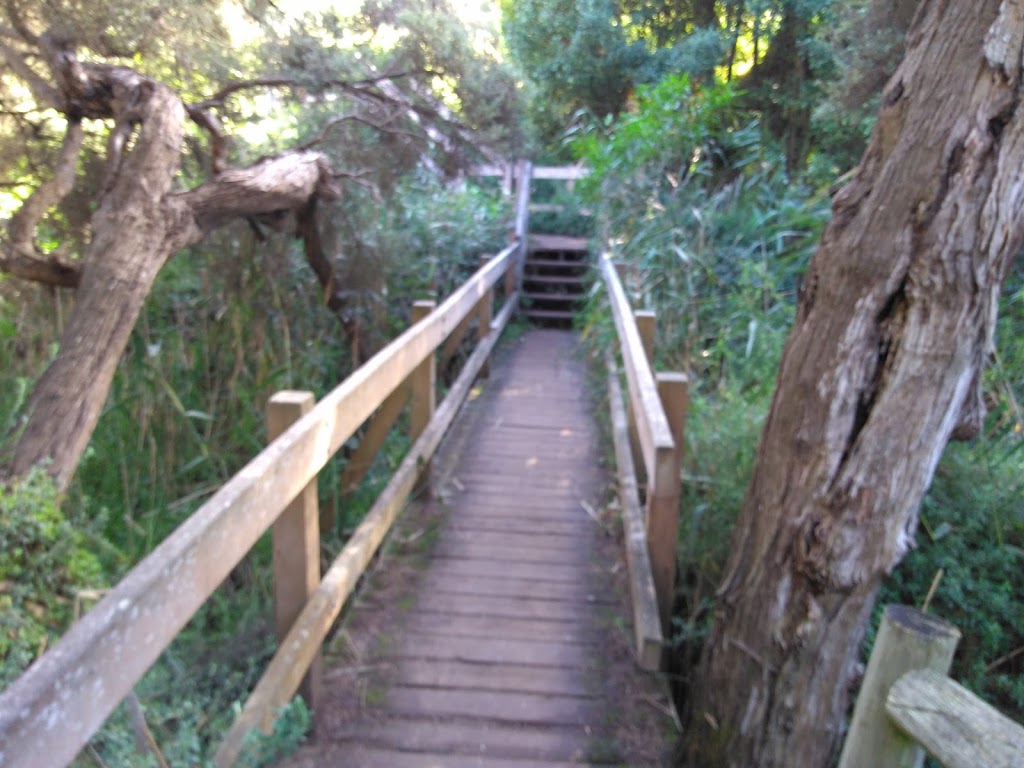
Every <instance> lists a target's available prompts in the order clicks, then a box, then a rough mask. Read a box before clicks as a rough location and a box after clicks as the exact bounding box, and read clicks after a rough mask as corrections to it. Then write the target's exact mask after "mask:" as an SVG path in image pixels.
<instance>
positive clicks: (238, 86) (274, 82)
mask: <svg viewBox="0 0 1024 768" xmlns="http://www.w3.org/2000/svg"><path fill="white" fill-rule="evenodd" d="M419 74H429V72H428V71H427V70H423V71H418V70H409V71H405V72H395V73H393V74H388V75H377V76H375V77H367V78H364V79H362V80H353V81H345V80H325V81H324V82H322V83H320V86H319V87H320V89H322V90H326V89H328V88H341V89H342V90H344V89H347V88H350V87H351V88H359V87H362V88H365V87H366V86H370V85H376V84H378V83H381V82H384V81H386V80H397V79H401V78H404V77H412V76H413V75H419ZM300 84H301V83H300V81H299V80H297V79H296V78H294V77H258V78H255V79H252V80H239V81H238V82H236V83H229V84H228V85H226V86H224V87H223V88H221V89H220V90H219V91H217V92H216V93H215V94H213V96H211V97H210V98H208V99H204V100H203V101H200V102H198V103H196V104H193V105H191V106H190V107H189V109H190V110H191V109H209V108H210V107H219V106H221V105H223V104H224V100H225V99H227V97H228V96H231V95H232V94H235V93H238V92H239V91H245V90H249V89H252V88H284V87H286V86H292V85H300Z"/></svg>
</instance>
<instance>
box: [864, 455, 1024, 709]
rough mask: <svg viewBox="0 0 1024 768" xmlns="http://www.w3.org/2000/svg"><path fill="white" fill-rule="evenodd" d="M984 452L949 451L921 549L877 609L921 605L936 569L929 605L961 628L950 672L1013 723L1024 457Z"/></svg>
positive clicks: (1021, 687) (1020, 681)
mask: <svg viewBox="0 0 1024 768" xmlns="http://www.w3.org/2000/svg"><path fill="white" fill-rule="evenodd" d="M1019 444H1020V441H1019V438H1017V439H1016V447H1019ZM988 448H989V446H987V445H985V444H978V445H974V446H964V445H956V444H954V445H951V446H950V447H949V448H947V449H946V454H945V456H944V457H943V460H942V463H941V464H940V466H939V469H938V471H937V472H936V476H935V480H934V482H933V483H932V488H931V490H930V491H929V494H928V496H927V498H926V499H925V501H924V503H923V505H922V507H921V513H920V527H919V529H918V534H917V543H918V546H917V548H916V549H914V550H913V551H911V552H910V554H908V555H907V556H906V558H904V560H903V562H902V563H901V564H900V565H899V567H898V568H897V569H896V570H895V572H894V573H893V575H892V577H891V578H890V579H889V580H888V581H887V582H886V584H885V586H884V587H883V589H882V593H881V596H880V599H879V606H881V605H884V604H887V603H905V604H909V605H918V606H920V605H921V603H922V602H923V601H924V598H925V595H927V593H928V590H929V587H930V585H931V583H932V580H933V578H934V577H935V574H936V572H937V571H938V570H939V569H940V568H941V569H942V570H943V575H942V580H941V581H940V583H939V586H938V589H937V590H936V592H935V597H934V599H933V601H932V604H931V609H930V610H931V611H932V612H933V613H935V614H936V615H937V616H940V617H942V618H943V619H945V620H946V621H949V622H951V623H952V624H954V625H956V626H957V627H958V628H959V629H960V631H961V632H962V633H963V639H962V640H961V642H960V646H959V648H958V650H957V655H956V659H955V661H954V664H953V669H952V671H951V673H950V674H951V676H952V677H953V678H954V679H956V680H958V681H959V682H961V683H962V684H963V685H965V686H967V687H968V688H970V689H971V690H973V691H974V692H975V693H977V694H978V695H979V696H981V697H982V698H984V699H985V700H986V701H988V702H989V703H990V704H992V705H993V706H995V707H997V708H999V709H1000V710H1002V711H1003V712H1004V713H1005V714H1007V715H1009V716H1010V717H1012V718H1013V719H1015V720H1017V721H1018V722H1019V721H1022V720H1024V658H1021V655H1020V654H1019V653H1018V655H1016V656H1013V654H1014V652H1019V650H1020V647H1021V643H1022V641H1024V611H1021V596H1022V595H1024V513H1022V510H1021V508H1020V499H1021V496H1022V494H1024V481H1022V479H1021V478H1024V455H1022V454H1021V452H1020V451H1018V452H1017V454H1016V456H1015V457H1014V460H1012V461H1005V460H1002V459H1001V458H1000V457H999V456H998V455H995V454H993V453H992V452H991V451H989V450H988ZM879 610H880V608H879ZM876 620H877V616H876Z"/></svg>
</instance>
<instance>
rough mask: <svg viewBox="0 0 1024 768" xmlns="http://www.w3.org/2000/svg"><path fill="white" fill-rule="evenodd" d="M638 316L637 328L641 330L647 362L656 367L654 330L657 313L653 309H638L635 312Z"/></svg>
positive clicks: (636, 316)
mask: <svg viewBox="0 0 1024 768" xmlns="http://www.w3.org/2000/svg"><path fill="white" fill-rule="evenodd" d="M633 317H634V318H636V329H637V330H638V331H639V332H640V341H642V342H643V344H644V353H645V354H646V355H647V364H648V365H650V366H651V368H654V331H655V317H656V316H655V313H654V310H651V309H638V310H636V311H635V312H634V313H633Z"/></svg>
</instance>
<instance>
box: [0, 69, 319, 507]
mask: <svg viewBox="0 0 1024 768" xmlns="http://www.w3.org/2000/svg"><path fill="white" fill-rule="evenodd" d="M84 71H85V75H84V76H83V77H81V78H79V79H78V80H77V81H75V82H83V83H88V84H89V85H90V86H91V87H89V88H85V87H82V88H81V90H82V92H84V93H86V94H87V95H88V97H89V100H88V101H85V100H84V99H83V98H81V97H80V94H78V93H71V94H67V95H65V96H64V101H65V102H66V103H67V104H70V105H72V106H73V107H74V109H75V111H78V112H80V113H85V114H88V115H91V116H93V117H111V116H112V117H113V118H114V120H115V127H114V128H113V129H112V131H111V142H110V152H109V156H108V174H107V175H108V179H107V184H105V190H104V193H103V197H102V199H101V200H100V203H99V207H98V208H97V210H96V213H95V214H94V215H93V217H92V220H91V230H92V239H91V241H90V243H89V246H88V248H87V250H86V252H85V255H84V257H83V259H82V262H81V263H82V268H81V277H80V282H79V284H78V290H77V292H76V298H75V308H74V311H73V312H72V314H71V316H70V318H69V319H68V322H67V324H66V325H65V329H64V332H63V335H62V337H61V341H60V352H59V353H58V355H57V357H56V359H55V360H54V362H53V363H52V364H51V365H50V367H49V368H48V369H47V370H46V372H45V373H44V374H43V376H42V377H41V378H40V380H39V382H38V383H37V384H36V387H35V388H34V390H33V392H32V396H31V398H30V400H29V403H28V407H27V409H26V410H27V420H26V422H25V424H24V427H23V429H22V431H21V434H20V436H19V437H18V441H17V444H16V446H15V449H14V455H13V457H12V459H11V461H10V465H9V466H7V467H4V470H3V472H2V473H0V476H2V475H8V476H14V477H17V476H20V475H24V474H25V473H27V472H28V471H29V470H30V469H31V468H32V467H34V466H36V465H39V464H45V465H46V467H47V471H48V472H49V473H50V474H51V475H52V476H53V477H54V479H55V481H56V482H57V485H58V487H59V488H61V489H64V488H66V487H67V485H68V483H69V482H70V481H71V477H72V476H73V474H74V471H75V469H76V467H77V466H78V462H79V460H80V459H81V457H82V454H83V453H84V452H85V449H86V446H87V445H88V443H89V439H90V437H91V436H92V432H93V429H94V428H95V426H96V422H97V420H98V419H99V415H100V412H101V410H102V408H103V404H104V402H105V401H106V397H107V393H108V391H109V389H110V385H111V382H112V381H113V378H114V374H115V372H116V370H117V365H118V362H119V361H120V359H121V354H122V352H123V351H124V348H125V346H126V345H127V343H128V339H129V337H130V335H131V332H132V329H133V328H134V326H135V321H136V320H137V319H138V316H139V312H140V311H141V309H142V306H143V303H144V301H145V299H146V297H147V296H148V294H149V291H150V289H151V288H152V286H153V282H154V280H156V276H157V274H158V273H159V271H160V269H161V268H162V267H163V265H164V263H165V262H166V261H167V259H168V258H170V256H171V255H173V254H174V253H176V252H177V251H179V250H181V249H182V248H184V247H186V246H188V245H192V244H194V243H197V242H199V241H200V240H201V239H202V238H203V237H205V236H206V235H207V234H208V233H209V232H210V231H212V230H213V229H215V228H217V227H220V226H223V225H224V224H226V223H227V222H229V221H233V220H236V219H238V218H240V217H249V218H250V220H251V221H253V223H254V226H258V225H259V224H265V225H267V226H271V227H275V228H281V227H283V226H286V225H288V224H290V223H291V213H292V212H293V211H297V210H300V209H302V208H304V207H306V206H309V205H311V201H312V200H315V199H321V198H322V199H325V200H334V199H336V198H337V197H338V190H337V188H336V187H335V184H334V181H333V178H332V174H331V169H330V167H329V165H328V163H327V160H326V158H325V157H324V156H323V155H321V154H319V153H316V152H301V151H300V152H291V153H286V154H284V155H281V156H279V157H275V158H269V159H266V160H263V161H261V162H259V163H257V164H256V165H254V166H252V167H249V168H243V169H230V170H226V171H223V172H221V173H219V174H217V175H216V176H215V177H214V178H213V179H212V180H211V181H209V182H207V183H205V184H203V185H201V186H199V187H197V188H195V189H192V190H189V191H187V192H173V191H172V186H173V183H174V180H175V178H176V177H177V173H178V170H179V157H180V153H181V145H182V140H183V138H184V132H185V107H184V105H183V104H182V102H181V100H180V99H179V98H178V96H177V95H176V94H174V92H173V91H171V90H170V89H169V88H167V87H166V86H164V85H162V84H160V83H157V82H155V81H152V80H149V79H148V78H145V77H142V76H140V75H137V74H136V73H134V72H132V71H131V70H127V69H124V68H118V67H103V66H100V65H89V66H88V67H85V68H84ZM70 79H71V78H69V80H70ZM101 86H102V87H101ZM135 126H137V128H135ZM132 131H135V132H136V135H135V138H134V141H133V142H130V143H131V148H130V150H125V149H124V147H125V146H126V145H128V144H129V141H128V139H129V138H130V136H129V135H128V134H129V133H131V132H132ZM26 237H27V236H26ZM23 239H25V238H23ZM45 266H49V265H48V264H47V265H45ZM323 266H324V268H323V269H322V270H321V271H320V272H318V274H319V275H321V277H322V279H324V280H325V281H326V283H327V284H328V285H330V284H332V283H333V282H334V281H333V278H332V276H331V272H330V266H329V264H324V265H323ZM321 273H322V274H321ZM333 290H337V286H334V287H333Z"/></svg>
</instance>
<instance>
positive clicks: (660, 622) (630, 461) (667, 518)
mask: <svg viewBox="0 0 1024 768" xmlns="http://www.w3.org/2000/svg"><path fill="white" fill-rule="evenodd" d="M600 270H601V277H602V278H603V281H604V285H605V288H606V290H607V293H608V302H609V304H610V305H611V310H612V317H613V318H614V320H615V329H616V333H617V336H618V340H619V347H620V349H621V353H622V369H623V371H624V372H625V374H626V382H627V385H628V388H627V397H626V398H625V402H624V401H623V396H622V388H621V386H620V384H619V370H618V368H617V366H616V363H615V359H614V356H613V355H612V353H611V352H610V351H609V352H607V353H606V360H605V364H606V366H607V369H608V399H609V402H610V407H611V414H612V432H613V437H614V442H615V462H616V467H617V473H618V487H619V503H620V506H621V508H622V519H623V527H624V529H625V543H626V560H627V563H628V565H629V573H630V591H631V596H632V603H633V626H634V632H635V640H636V654H637V658H638V660H639V662H640V664H641V665H642V666H643V667H644V668H646V669H657V668H658V667H659V666H660V665H661V662H662V656H663V647H664V638H665V637H666V636H668V635H670V630H671V624H670V622H671V614H672V600H673V596H674V594H675V576H676V546H677V541H678V537H679V496H680V468H681V462H682V446H683V434H684V431H685V428H686V413H687V408H688V389H687V378H686V375H685V374H682V373H659V374H655V373H654V370H653V364H654V331H655V325H654V321H655V317H654V313H653V312H646V311H642V312H634V311H633V309H632V308H631V307H630V304H629V299H628V297H627V296H626V291H625V289H624V288H623V286H622V281H621V280H620V278H619V274H618V272H617V270H616V269H615V266H614V264H613V263H612V260H611V257H610V256H609V255H607V254H605V255H604V256H603V257H602V258H601V260H600ZM637 464H640V465H641V468H642V469H643V470H644V476H645V477H646V494H645V498H646V504H645V506H642V504H641V497H640V486H639V483H638V481H637V472H636V465H637Z"/></svg>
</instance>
